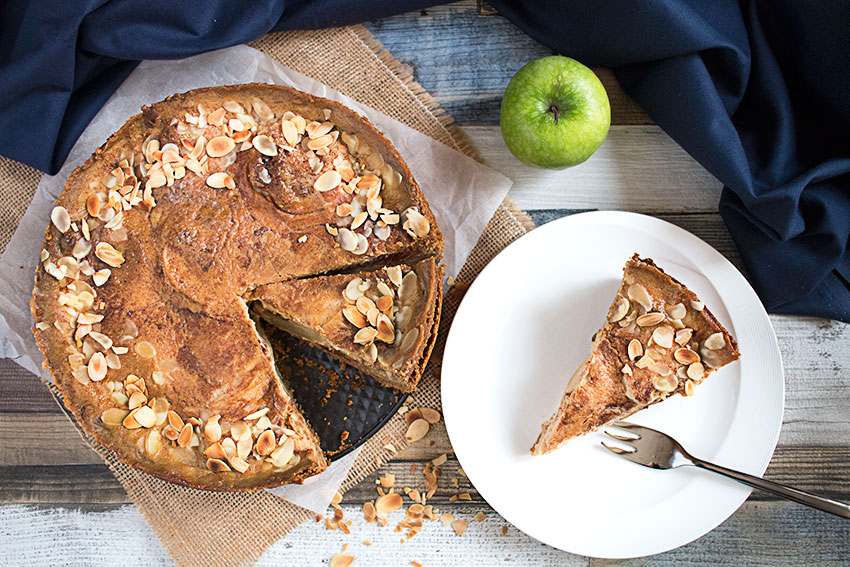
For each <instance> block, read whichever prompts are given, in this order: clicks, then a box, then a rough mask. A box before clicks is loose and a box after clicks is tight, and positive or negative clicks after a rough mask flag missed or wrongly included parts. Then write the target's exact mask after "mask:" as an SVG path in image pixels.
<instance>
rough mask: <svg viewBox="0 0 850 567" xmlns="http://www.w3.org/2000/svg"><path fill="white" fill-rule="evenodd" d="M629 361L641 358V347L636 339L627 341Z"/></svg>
mask: <svg viewBox="0 0 850 567" xmlns="http://www.w3.org/2000/svg"><path fill="white" fill-rule="evenodd" d="M628 352H629V360H635V359H636V358H638V357H640V356H643V345H642V344H641V342H640V341H639V340H638V339H632V340H630V341H629V347H628Z"/></svg>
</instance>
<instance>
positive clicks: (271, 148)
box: [251, 135, 277, 157]
mask: <svg viewBox="0 0 850 567" xmlns="http://www.w3.org/2000/svg"><path fill="white" fill-rule="evenodd" d="M251 144H253V145H254V148H255V149H256V150H257V151H258V152H260V153H261V154H263V155H264V156H269V157H274V156H276V155H277V145H276V144H275V143H274V142H273V141H272V139H271V138H269V137H268V136H266V135H260V136H254V138H253V139H252V140H251Z"/></svg>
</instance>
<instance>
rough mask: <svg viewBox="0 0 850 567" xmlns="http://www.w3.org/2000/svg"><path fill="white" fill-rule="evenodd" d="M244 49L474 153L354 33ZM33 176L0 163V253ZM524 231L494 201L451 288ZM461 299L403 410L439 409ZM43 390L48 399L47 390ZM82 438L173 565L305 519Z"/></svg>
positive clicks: (224, 557) (398, 428)
mask: <svg viewBox="0 0 850 567" xmlns="http://www.w3.org/2000/svg"><path fill="white" fill-rule="evenodd" d="M252 46H253V47H255V48H257V49H259V50H260V51H263V52H264V53H266V54H268V55H269V56H271V57H273V58H274V59H276V60H277V61H279V62H281V63H282V64H284V65H286V66H287V67H290V68H292V69H295V70H297V71H300V72H301V73H304V74H305V75H308V76H310V77H313V78H315V79H317V80H319V81H321V82H323V83H325V84H326V85H328V86H330V87H333V88H335V89H337V90H339V91H341V92H343V93H345V94H346V95H348V96H350V97H352V98H354V99H356V100H358V101H360V102H362V103H364V104H367V105H369V106H371V107H373V108H376V109H378V110H380V111H382V112H384V113H385V114H387V115H389V116H392V117H393V118H395V119H396V120H399V121H400V122H403V123H405V124H407V125H408V126H410V127H412V128H415V129H416V130H418V131H420V132H422V133H424V134H426V135H428V136H430V137H432V138H434V139H435V140H438V141H440V142H442V143H444V144H446V145H448V146H450V147H452V148H455V149H456V150H458V151H461V152H464V153H466V154H467V155H470V156H472V157H475V154H474V150H473V149H472V147H471V146H470V145H469V143H468V142H467V141H466V140H465V139H464V137H463V135H462V134H461V133H460V131H459V130H457V129H456V128H454V127H453V125H452V123H451V122H452V120H451V117H450V116H449V115H448V114H446V113H445V112H444V111H443V110H442V109H441V108H439V107H438V105H437V104H436V102H435V101H434V100H433V99H432V98H431V97H430V96H429V95H428V94H427V93H426V92H425V91H424V89H422V87H421V86H420V85H418V84H417V83H415V82H414V81H413V78H412V77H411V76H410V75H409V74H408V73H406V72H404V70H403V69H402V67H401V64H400V63H399V62H398V61H397V60H395V59H394V58H393V57H392V56H391V55H390V54H389V53H388V52H387V51H386V50H385V49H383V47H382V46H381V45H380V43H378V42H377V41H376V40H375V39H374V38H372V37H371V35H370V34H369V32H368V31H367V30H366V29H365V28H363V27H360V26H355V27H349V28H336V29H330V30H321V31H309V32H286V33H277V34H270V35H267V36H264V37H262V38H260V39H259V40H257V41H255V42H254V43H253V44H252ZM40 176H41V173H40V172H38V171H37V170H34V169H32V168H30V167H27V166H24V165H22V164H19V163H17V162H14V161H12V160H9V159H6V158H0V196H1V197H2V200H3V202H4V203H6V204H7V206H6V207H4V208H2V209H0V246H2V248H3V249H5V247H6V244H7V243H8V242H9V239H10V238H11V236H12V233H13V232H14V229H15V227H16V226H17V223H18V221H19V220H20V218H21V216H22V215H23V213H24V210H25V209H26V207H27V205H28V204H29V202H30V200H31V198H32V195H33V192H34V190H35V187H36V185H37V184H38V180H39V178H40ZM532 226H533V225H532V224H531V221H530V219H529V218H528V216H527V215H525V214H524V213H522V212H521V211H519V210H518V209H517V208H516V206H515V205H513V204H512V203H511V202H509V201H506V202H505V203H503V204H502V205H501V206H500V207H499V209H498V210H497V211H496V214H495V215H494V216H493V218H492V219H491V221H490V223H489V224H488V226H487V228H486V229H485V231H484V235H483V236H482V238H481V240H480V241H479V242H478V244H477V245H476V247H475V248H474V249H473V251H472V253H471V255H470V257H469V259H468V261H467V262H466V264H465V265H464V267H463V269H462V270H461V272H460V274H459V276H458V280H457V281H458V282H459V283H460V284H461V285H460V286H458V287H457V288H456V289H461V288H463V284H468V283H470V282H471V281H472V280H473V279H474V278H475V276H476V275H477V274H478V273H479V272H480V271H481V269H482V268H483V267H484V266H485V265H486V264H487V262H489V261H490V259H491V258H492V257H493V256H494V255H495V254H497V253H498V252H499V251H500V250H501V249H502V248H504V247H505V246H507V245H508V244H509V243H511V242H512V241H513V240H515V239H516V238H518V237H520V236H522V235H523V234H524V233H525V232H526V230H527V229H529V228H530V227H532ZM461 297H462V294H460V293H451V292H450V293H449V294H448V295H447V297H446V299H445V304H444V307H443V320H442V324H441V326H440V336H439V337H438V340H437V345H436V347H435V350H434V354H433V356H432V357H431V360H432V364H431V365H430V366H429V369H428V370H427V371H426V374H425V377H424V378H423V380H422V382H421V384H420V389H419V391H418V392H416V393H415V395H414V396H413V400H412V401H411V402H410V403H409V404H408V405H410V407H415V406H420V405H421V406H427V407H433V408H439V407H440V388H439V378H438V376H439V372H438V371H435V369H436V368H438V366H439V361H440V360H441V359H442V350H443V346H444V343H445V337H446V333H447V332H448V329H449V324H450V322H451V319H452V317H453V316H454V313H455V310H456V309H457V306H458V304H459V302H460V298H461ZM48 386H49V387H50V388H51V391H53V393H54V395H57V394H56V391H55V388H54V387H53V386H52V384H48ZM59 405H60V407H63V406H62V404H61V403H60V404H59ZM63 410H64V407H63ZM69 419H71V418H70V417H69ZM405 429H406V423H405V421H404V418H403V417H402V416H398V415H397V416H395V417H393V418H392V419H391V420H390V421H389V422H388V423H387V425H385V426H384V428H383V429H382V430H381V431H380V432H379V433H378V434H377V435H375V436H374V437H373V438H372V439H371V440H370V441H368V442H367V443H365V444H364V446H363V450H362V451H361V453H360V455H359V456H358V458H357V460H356V461H355V463H354V465H353V466H352V468H351V471H350V473H349V475H348V477H347V478H346V480H345V481H344V482H343V484H342V487H341V491H342V492H345V491H346V490H348V489H349V488H351V487H352V486H354V485H355V484H357V483H358V482H360V481H361V480H363V479H364V478H365V477H366V476H368V475H369V474H371V473H372V472H374V471H375V470H376V469H377V468H378V467H379V466H380V465H381V464H383V463H385V462H386V461H387V460H389V459H390V458H392V456H393V453H391V452H390V451H389V450H387V449H386V448H385V445H387V442H386V439H387V438H389V440H390V442H391V444H392V445H393V446H394V447H395V448H397V449H403V448H404V447H405V445H406V443H405V440H404V432H405ZM81 435H82V436H83V438H84V439H86V441H88V442H89V444H90V445H92V447H93V449H94V450H95V451H97V452H98V453H99V454H100V455H101V456H102V457H103V459H104V461H105V462H106V464H107V465H108V466H109V468H110V469H111V470H112V472H113V473H114V474H115V476H116V478H117V479H118V480H119V482H120V483H121V485H122V486H123V487H124V489H125V490H126V491H127V494H128V496H129V497H130V500H132V502H133V503H134V504H135V505H136V507H138V509H139V510H140V511H141V512H142V514H144V516H145V518H146V519H147V521H148V523H149V524H150V525H151V527H152V528H153V530H154V532H155V533H156V534H157V536H158V537H159V539H160V540H161V541H162V543H163V545H164V546H165V548H166V549H167V550H168V552H169V553H170V554H171V556H172V557H173V558H174V560H175V561H176V562H177V563H178V564H179V565H249V564H252V563H254V562H255V561H256V560H257V559H258V558H259V557H260V555H262V554H263V552H264V551H265V550H266V549H267V548H268V547H269V546H270V545H271V544H273V543H274V542H276V541H277V540H278V539H280V538H281V537H282V536H284V535H285V534H286V533H287V532H289V531H290V530H292V529H293V528H295V527H296V526H297V525H298V524H300V523H301V522H303V521H305V520H306V519H308V518H310V517H312V513H311V512H309V511H307V510H305V509H303V508H300V507H298V506H295V505H293V504H289V503H287V502H286V501H284V500H282V499H280V498H278V497H276V496H273V495H271V494H269V493H268V492H265V491H258V492H253V493H214V492H205V491H199V490H193V489H190V488H185V487H182V486H177V485H174V484H170V483H167V482H164V481H161V480H159V479H156V478H154V477H152V476H150V475H147V474H145V473H142V472H139V471H137V470H135V469H132V468H130V467H128V466H127V465H124V464H123V463H121V462H120V461H119V460H118V459H117V458H116V457H115V455H113V454H111V453H109V452H108V451H106V450H104V449H102V448H100V447H98V446H96V445H95V444H93V443H92V442H91V439H90V438H87V436H86V435H85V434H83V433H82V432H81Z"/></svg>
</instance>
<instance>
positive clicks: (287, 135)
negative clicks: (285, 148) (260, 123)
mask: <svg viewBox="0 0 850 567" xmlns="http://www.w3.org/2000/svg"><path fill="white" fill-rule="evenodd" d="M280 127H281V131H282V132H283V139H284V140H286V143H287V145H289V146H293V147H294V146H295V145H296V144H297V143H298V142H299V139H298V138H299V136H298V129H297V128H296V127H295V124H293V123H292V121H291V120H282V121H281V123H280Z"/></svg>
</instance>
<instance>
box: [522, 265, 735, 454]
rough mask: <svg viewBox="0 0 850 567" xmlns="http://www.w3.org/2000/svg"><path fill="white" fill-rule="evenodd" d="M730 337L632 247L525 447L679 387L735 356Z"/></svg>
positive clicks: (690, 386)
mask: <svg viewBox="0 0 850 567" xmlns="http://www.w3.org/2000/svg"><path fill="white" fill-rule="evenodd" d="M739 356H740V355H739V353H738V347H737V343H736V342H735V339H734V338H733V337H732V336H731V335H730V334H729V332H728V331H726V329H724V328H723V325H721V324H720V322H719V321H718V320H717V319H716V318H715V317H714V315H713V314H712V313H711V311H709V310H708V308H706V307H705V305H704V304H703V303H702V302H701V301H700V300H699V298H697V296H696V294H694V293H693V292H692V291H691V290H689V289H688V288H687V287H685V285H684V284H682V283H680V282H679V281H677V280H675V279H674V278H672V277H670V276H669V275H667V274H666V273H664V271H663V270H661V269H660V268H659V267H657V266H656V265H655V263H654V262H653V261H652V260H651V259H648V258H640V257H639V255H638V254H635V255H634V256H632V258H631V259H630V260H629V261H628V262H627V263H626V266H625V268H624V270H623V280H622V283H621V284H620V289H619V291H618V292H617V296H616V297H615V299H614V302H613V303H612V304H611V307H610V308H609V309H608V318H607V321H606V323H605V325H604V326H603V327H602V329H600V330H599V331H598V332H597V333H596V334H595V335H594V337H593V343H592V345H591V352H590V356H589V357H588V358H587V359H586V360H585V361H584V362H583V363H582V364H581V365H580V366H579V368H578V369H577V370H576V371H575V373H574V374H573V375H572V377H571V378H570V380H569V382H568V384H567V387H566V390H565V391H564V395H563V397H562V398H561V402H560V405H559V407H558V409H557V411H556V412H555V414H554V415H553V416H552V417H551V418H549V419H548V420H547V421H546V422H544V423H543V425H542V427H541V432H540V435H539V436H538V438H537V440H536V441H535V443H534V445H533V446H532V447H531V454H532V455H542V454H544V453H548V452H550V451H553V450H555V449H557V448H558V447H560V446H561V445H563V444H564V443H565V442H566V441H568V440H570V439H572V438H573V437H577V436H579V435H584V434H585V433H587V432H589V431H593V430H596V429H598V428H599V427H602V426H604V425H607V424H610V423H612V422H614V421H616V420H618V419H623V418H625V417H628V416H630V415H632V414H634V413H636V412H638V411H640V410H642V409H643V408H645V407H648V406H650V405H652V404H656V403H658V402H661V401H664V400H665V399H667V398H668V397H670V396H671V395H673V394H675V393H679V394H682V395H685V396H689V395H691V394H692V393H693V390H694V387H695V386H696V385H698V384H699V383H701V382H702V381H703V380H704V379H705V378H706V377H707V376H708V375H709V374H711V373H712V372H713V371H714V370H716V369H718V368H721V367H722V366H725V365H727V364H729V363H730V362H734V361H735V360H737V359H738V357H739Z"/></svg>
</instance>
